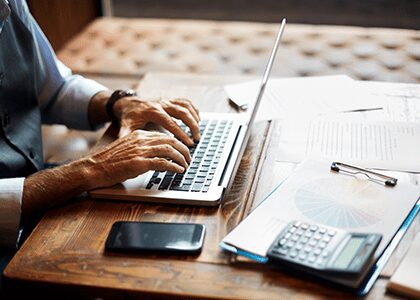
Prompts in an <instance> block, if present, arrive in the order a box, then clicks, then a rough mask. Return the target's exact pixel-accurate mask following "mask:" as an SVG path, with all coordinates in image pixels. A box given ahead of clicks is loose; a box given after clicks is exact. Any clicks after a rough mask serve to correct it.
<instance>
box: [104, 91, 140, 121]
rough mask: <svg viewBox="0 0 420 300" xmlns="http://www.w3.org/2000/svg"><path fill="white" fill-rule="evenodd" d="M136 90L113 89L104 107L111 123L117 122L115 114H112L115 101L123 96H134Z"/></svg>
mask: <svg viewBox="0 0 420 300" xmlns="http://www.w3.org/2000/svg"><path fill="white" fill-rule="evenodd" d="M136 95H137V94H136V92H135V91H134V90H116V91H114V92H113V93H112V94H111V96H110V97H109V99H108V102H107V103H106V106H105V109H106V113H107V115H108V116H109V117H110V118H111V121H112V122H113V123H117V122H118V118H117V116H116V115H115V114H114V105H115V103H116V102H117V101H118V100H120V99H121V98H124V97H130V96H136Z"/></svg>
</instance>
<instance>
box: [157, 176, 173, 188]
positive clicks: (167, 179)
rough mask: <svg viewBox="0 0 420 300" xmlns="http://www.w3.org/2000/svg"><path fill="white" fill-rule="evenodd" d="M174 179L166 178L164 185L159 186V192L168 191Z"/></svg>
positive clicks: (163, 181)
mask: <svg viewBox="0 0 420 300" xmlns="http://www.w3.org/2000/svg"><path fill="white" fill-rule="evenodd" d="M171 180H172V178H171V177H164V178H163V180H162V183H161V184H160V186H159V190H166V189H168V187H169V184H170V183H171Z"/></svg>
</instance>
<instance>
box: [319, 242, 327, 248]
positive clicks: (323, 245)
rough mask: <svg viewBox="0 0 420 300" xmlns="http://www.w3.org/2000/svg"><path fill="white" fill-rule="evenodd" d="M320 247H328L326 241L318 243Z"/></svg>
mask: <svg viewBox="0 0 420 300" xmlns="http://www.w3.org/2000/svg"><path fill="white" fill-rule="evenodd" d="M318 247H319V248H321V249H324V248H325V247H327V243H325V242H320V243H319V244H318Z"/></svg>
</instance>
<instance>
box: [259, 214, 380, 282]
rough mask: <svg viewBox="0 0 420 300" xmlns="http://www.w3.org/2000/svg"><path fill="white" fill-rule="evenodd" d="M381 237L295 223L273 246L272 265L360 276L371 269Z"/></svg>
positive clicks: (269, 251)
mask: <svg viewBox="0 0 420 300" xmlns="http://www.w3.org/2000/svg"><path fill="white" fill-rule="evenodd" d="M381 239H382V235H380V234H375V233H349V232H347V231H345V230H340V229H337V228H332V227H327V226H320V225H317V224H310V223H307V222H300V221H292V222H290V223H289V224H288V225H287V226H286V227H285V228H284V229H283V231H282V232H281V233H280V234H279V235H278V236H277V238H276V239H275V240H274V242H273V243H272V245H271V246H270V248H269V250H268V253H267V257H268V259H269V261H270V262H273V263H277V264H281V265H286V266H291V267H297V268H299V269H306V270H308V271H317V272H325V273H337V275H338V274H340V275H354V276H356V275H358V274H360V273H362V272H363V271H364V270H365V269H366V268H368V267H370V263H371V261H372V256H373V254H374V253H375V250H376V248H377V247H378V245H379V242H380V241H381Z"/></svg>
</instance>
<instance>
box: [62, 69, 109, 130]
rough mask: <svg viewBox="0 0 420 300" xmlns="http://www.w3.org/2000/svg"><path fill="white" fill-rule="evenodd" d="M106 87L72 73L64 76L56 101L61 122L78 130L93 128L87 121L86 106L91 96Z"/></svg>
mask: <svg viewBox="0 0 420 300" xmlns="http://www.w3.org/2000/svg"><path fill="white" fill-rule="evenodd" d="M106 90H108V88H106V87H105V86H103V85H102V84H99V83H98V82H96V81H94V80H91V79H87V78H84V77H82V76H80V75H72V76H70V77H67V78H66V83H65V84H64V86H63V87H62V88H61V90H60V93H59V94H58V97H57V102H60V104H61V105H56V106H58V107H60V110H61V122H62V123H63V124H65V125H66V126H68V127H70V128H74V129H80V130H94V129H96V128H98V127H100V126H98V127H95V128H94V127H92V125H91V124H90V122H89V114H88V107H89V102H90V100H91V99H92V97H93V96H94V95H95V94H97V93H98V92H101V91H106Z"/></svg>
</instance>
